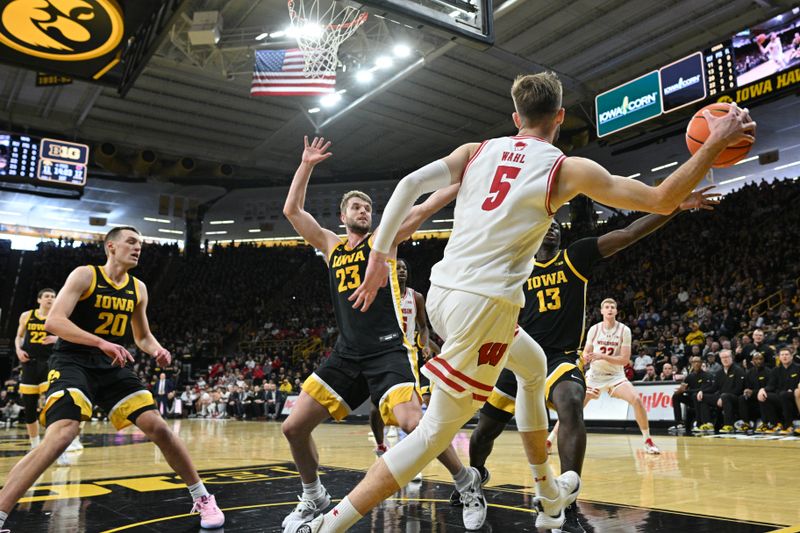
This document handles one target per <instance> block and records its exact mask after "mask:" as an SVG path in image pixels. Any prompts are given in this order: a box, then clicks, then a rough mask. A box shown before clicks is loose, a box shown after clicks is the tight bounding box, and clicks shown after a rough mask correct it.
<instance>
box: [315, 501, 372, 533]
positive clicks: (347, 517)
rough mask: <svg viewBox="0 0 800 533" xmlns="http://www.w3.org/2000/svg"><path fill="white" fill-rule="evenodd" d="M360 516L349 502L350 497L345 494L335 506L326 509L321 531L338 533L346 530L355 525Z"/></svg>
mask: <svg viewBox="0 0 800 533" xmlns="http://www.w3.org/2000/svg"><path fill="white" fill-rule="evenodd" d="M361 518H362V516H361V515H360V514H359V513H358V511H356V508H355V507H353V504H352V503H350V498H348V497H347V496H345V497H344V499H343V500H342V501H340V502H339V503H338V504H337V505H336V507H334V508H333V509H331V510H330V511H328V513H327V514H326V515H325V518H324V519H323V524H322V529H320V533H321V532H322V531H325V532H331V533H339V532H340V531H347V530H348V529H350V528H351V527H353V526H354V525H355V523H356V522H358V521H359V520H361Z"/></svg>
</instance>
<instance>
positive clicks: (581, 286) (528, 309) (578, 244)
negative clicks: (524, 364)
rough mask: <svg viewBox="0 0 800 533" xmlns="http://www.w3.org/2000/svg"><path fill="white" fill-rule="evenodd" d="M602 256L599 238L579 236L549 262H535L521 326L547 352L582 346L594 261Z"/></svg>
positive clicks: (527, 286) (566, 350) (568, 351)
mask: <svg viewBox="0 0 800 533" xmlns="http://www.w3.org/2000/svg"><path fill="white" fill-rule="evenodd" d="M600 259H602V256H601V255H600V250H599V248H598V247H597V237H588V238H585V239H580V240H578V241H575V242H574V243H572V244H571V245H569V246H568V247H567V248H566V249H563V250H559V251H558V253H556V255H555V256H554V257H553V258H552V259H550V260H549V261H546V262H543V263H540V262H538V261H536V262H535V263H534V266H533V272H532V273H531V275H530V277H529V278H528V279H527V280H526V281H525V284H524V286H523V291H524V292H525V307H523V308H522V311H520V313H519V327H521V328H522V329H524V330H525V332H526V333H527V334H528V335H530V336H531V337H533V339H534V340H535V341H536V342H538V343H539V346H541V347H542V349H543V350H544V352H545V353H546V354H548V355H550V354H557V353H573V352H575V351H576V350H578V349H579V348H581V347H582V346H581V345H582V343H583V332H584V328H585V322H586V288H587V285H588V283H589V275H590V272H591V269H592V266H594V264H595V263H596V262H597V261H599V260H600Z"/></svg>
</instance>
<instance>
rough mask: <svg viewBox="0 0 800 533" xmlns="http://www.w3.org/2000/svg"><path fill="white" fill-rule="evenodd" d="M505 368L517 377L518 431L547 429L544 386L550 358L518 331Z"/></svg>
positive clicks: (525, 334) (531, 340)
mask: <svg viewBox="0 0 800 533" xmlns="http://www.w3.org/2000/svg"><path fill="white" fill-rule="evenodd" d="M506 366H507V367H508V368H509V370H511V371H512V372H514V374H515V375H516V376H517V400H516V404H515V408H514V418H515V419H516V422H517V429H518V430H519V431H526V432H527V431H542V430H546V429H547V408H546V407H545V397H544V385H545V378H546V377H547V357H546V356H545V354H544V350H543V349H542V347H541V346H539V344H538V343H537V342H536V341H535V340H533V338H531V336H530V335H528V334H527V333H525V332H524V331H523V330H521V329H520V330H519V332H518V334H517V336H516V337H515V338H514V342H513V344H512V345H511V350H510V351H509V355H508V363H507V364H506Z"/></svg>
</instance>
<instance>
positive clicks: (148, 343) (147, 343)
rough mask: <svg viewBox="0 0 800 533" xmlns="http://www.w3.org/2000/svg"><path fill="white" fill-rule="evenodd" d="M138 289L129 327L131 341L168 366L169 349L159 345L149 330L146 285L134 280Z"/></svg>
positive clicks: (170, 358)
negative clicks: (130, 328)
mask: <svg viewBox="0 0 800 533" xmlns="http://www.w3.org/2000/svg"><path fill="white" fill-rule="evenodd" d="M136 284H137V286H138V291H139V301H138V302H137V303H136V307H134V309H133V317H131V327H132V328H133V341H134V342H135V343H136V346H138V347H139V349H140V350H142V351H143V352H144V353H147V354H150V355H152V356H153V357H155V358H156V362H158V364H159V365H160V366H168V365H169V364H170V362H171V361H172V356H171V355H170V353H169V350H167V349H166V348H164V347H163V346H161V344H160V343H159V342H158V340H156V337H155V335H153V332H152V331H150V322H149V321H148V320H147V302H148V301H149V300H150V298H149V296H148V294H147V286H146V285H145V284H144V283H142V282H141V281H140V280H138V279H137V280H136Z"/></svg>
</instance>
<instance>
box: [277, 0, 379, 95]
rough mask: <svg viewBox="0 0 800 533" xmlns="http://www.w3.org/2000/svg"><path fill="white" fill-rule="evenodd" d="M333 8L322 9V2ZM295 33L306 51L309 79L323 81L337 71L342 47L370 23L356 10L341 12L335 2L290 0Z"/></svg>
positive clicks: (299, 43) (351, 8)
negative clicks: (360, 28) (349, 38)
mask: <svg viewBox="0 0 800 533" xmlns="http://www.w3.org/2000/svg"><path fill="white" fill-rule="evenodd" d="M324 1H329V2H330V7H328V8H327V9H324V8H322V9H320V5H319V4H320V2H324ZM288 5H289V18H290V20H291V22H292V32H293V33H294V35H293V36H294V37H296V38H297V46H298V47H299V48H300V50H302V51H303V58H304V61H305V66H304V68H303V71H304V72H305V75H306V76H307V77H309V78H317V79H319V78H323V77H325V76H328V75H331V74H332V73H334V72H335V71H336V66H337V65H338V64H339V56H338V53H339V45H341V44H342V43H343V42H344V41H345V40H347V38H348V37H350V36H351V35H353V33H354V32H355V31H356V30H357V29H358V28H359V27H360V26H361V25H362V24H364V22H365V21H366V20H367V16H368V15H367V13H361V12H360V11H359V10H358V9H356V8H354V7H350V6H347V7H344V8H342V9H338V8H337V7H336V2H335V1H334V0H288Z"/></svg>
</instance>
